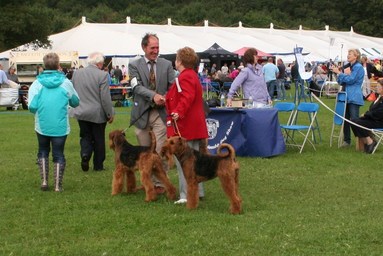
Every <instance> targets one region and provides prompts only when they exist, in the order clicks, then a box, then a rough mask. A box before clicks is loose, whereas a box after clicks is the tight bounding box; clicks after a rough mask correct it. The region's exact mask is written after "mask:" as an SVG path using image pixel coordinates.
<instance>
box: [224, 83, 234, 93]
mask: <svg viewBox="0 0 383 256" xmlns="http://www.w3.org/2000/svg"><path fill="white" fill-rule="evenodd" d="M232 83H233V82H223V85H222V90H223V91H224V92H229V90H230V87H231V84H232Z"/></svg>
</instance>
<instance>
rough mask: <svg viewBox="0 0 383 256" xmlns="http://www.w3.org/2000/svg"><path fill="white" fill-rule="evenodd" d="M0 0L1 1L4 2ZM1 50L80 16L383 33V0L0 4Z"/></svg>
mask: <svg viewBox="0 0 383 256" xmlns="http://www.w3.org/2000/svg"><path fill="white" fill-rule="evenodd" d="M2 2H3V1H2ZM0 6H1V15H0V22H1V24H2V25H1V26H0V51H4V50H8V49H11V48H13V47H16V46H19V45H22V44H25V43H29V42H32V41H34V40H36V39H37V40H38V41H36V43H37V44H47V43H48V44H49V42H48V41H47V37H48V36H49V35H50V34H53V33H59V32H62V31H65V30H67V29H70V28H72V27H73V26H75V25H77V24H78V23H79V21H80V19H81V17H82V16H85V17H87V19H88V20H89V21H90V22H98V23H121V22H125V20H126V17H127V16H130V17H131V20H132V22H133V23H151V24H165V23H166V20H167V18H171V19H172V22H173V23H174V24H181V25H201V24H203V21H204V20H209V24H210V25H217V26H237V25H238V22H239V21H242V23H243V25H244V26H247V27H261V28H267V27H269V26H270V23H273V24H274V27H275V28H279V29H298V28H299V25H302V26H303V28H304V29H313V30H316V29H324V26H325V25H329V26H330V29H332V30H342V31H349V30H350V28H351V26H352V27H353V29H354V31H355V32H357V33H360V34H364V35H368V36H376V37H382V36H383V29H382V28H383V25H382V22H380V21H381V17H382V15H383V4H382V1H381V0H369V1H356V0H354V1H346V0H340V1H330V0H313V1H305V0H278V1H276V0H257V1H247V2H246V1H232V0H221V1H202V0H196V1H190V0H186V1H175V0H168V1H163V0H151V1H123V0H115V1H110V0H101V1H100V0H97V1H96V0H88V1H75V0H62V1H53V0H35V1H18V2H17V4H15V3H11V2H7V3H4V4H1V5H0Z"/></svg>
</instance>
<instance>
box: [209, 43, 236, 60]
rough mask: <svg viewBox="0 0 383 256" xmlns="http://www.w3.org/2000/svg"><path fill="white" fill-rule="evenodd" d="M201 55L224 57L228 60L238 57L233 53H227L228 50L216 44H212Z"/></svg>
mask: <svg viewBox="0 0 383 256" xmlns="http://www.w3.org/2000/svg"><path fill="white" fill-rule="evenodd" d="M203 53H207V54H210V55H211V56H213V57H218V56H224V57H229V58H236V57H238V54H236V53H233V52H229V51H228V50H225V49H223V48H222V47H221V46H219V45H218V44H217V43H214V44H213V45H212V46H210V47H209V48H208V49H207V50H205V51H203Z"/></svg>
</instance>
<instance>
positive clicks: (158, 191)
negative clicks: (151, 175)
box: [154, 187, 165, 195]
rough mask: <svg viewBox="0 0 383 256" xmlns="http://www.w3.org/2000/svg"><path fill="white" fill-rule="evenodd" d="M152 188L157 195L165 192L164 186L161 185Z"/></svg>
mask: <svg viewBox="0 0 383 256" xmlns="http://www.w3.org/2000/svg"><path fill="white" fill-rule="evenodd" d="M154 189H155V190H156V193H157V195H161V194H164V193H165V188H163V187H155V188H154Z"/></svg>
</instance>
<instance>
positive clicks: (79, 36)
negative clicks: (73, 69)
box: [0, 17, 383, 64]
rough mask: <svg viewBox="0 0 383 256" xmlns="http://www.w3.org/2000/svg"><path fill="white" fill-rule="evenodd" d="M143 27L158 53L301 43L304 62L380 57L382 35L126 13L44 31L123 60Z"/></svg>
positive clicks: (135, 49)
mask: <svg viewBox="0 0 383 256" xmlns="http://www.w3.org/2000/svg"><path fill="white" fill-rule="evenodd" d="M147 32H152V33H156V34H157V35H158V37H159V38H160V52H161V54H173V53H175V52H176V51H177V50H178V49H179V48H181V47H184V46H189V47H192V48H194V50H195V51H196V52H202V51H204V50H206V49H207V48H209V47H210V46H211V45H213V44H214V43H218V44H219V45H220V46H221V47H223V48H224V49H226V50H229V51H232V52H233V51H236V50H238V49H240V48H242V47H255V48H257V49H259V50H261V51H263V52H266V53H271V54H273V55H277V56H278V57H281V58H282V59H284V60H285V62H291V61H292V60H293V59H294V56H293V55H291V54H289V53H292V52H293V49H294V47H296V46H298V47H303V52H304V53H309V54H307V55H305V59H306V61H312V60H314V61H325V60H328V59H333V60H338V61H343V60H345V59H346V56H347V50H348V49H349V48H359V49H364V50H361V51H362V53H364V54H366V55H367V56H368V57H370V58H379V59H382V58H383V56H382V51H383V38H376V37H369V36H364V35H361V34H358V33H355V32H354V31H353V29H352V28H351V30H350V31H349V32H340V31H331V30H330V29H329V27H328V26H326V27H325V29H324V30H304V29H302V27H300V28H299V29H298V30H282V29H274V27H273V24H270V28H267V29H266V28H246V27H243V26H242V23H241V22H239V25H238V27H212V26H209V24H208V21H205V23H204V26H179V25H173V24H172V23H171V20H170V19H168V24H166V25H148V24H133V23H131V22H130V18H129V17H127V21H126V23H119V24H105V23H88V22H86V18H85V17H83V18H82V22H81V24H80V25H78V26H76V27H74V28H72V29H69V30H67V31H64V32H62V33H58V34H54V35H51V36H49V40H51V41H52V49H51V50H52V51H77V52H78V53H79V56H80V58H82V59H85V58H86V56H87V55H88V54H89V53H90V52H94V51H100V52H102V53H103V54H104V55H105V56H109V57H113V59H114V63H117V64H121V63H122V64H123V63H127V62H128V59H129V58H134V57H136V56H137V55H142V54H143V51H142V49H141V46H140V43H141V38H142V37H143V35H144V34H145V33H147ZM8 55H9V51H6V52H3V53H0V59H4V58H8Z"/></svg>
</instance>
